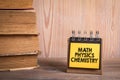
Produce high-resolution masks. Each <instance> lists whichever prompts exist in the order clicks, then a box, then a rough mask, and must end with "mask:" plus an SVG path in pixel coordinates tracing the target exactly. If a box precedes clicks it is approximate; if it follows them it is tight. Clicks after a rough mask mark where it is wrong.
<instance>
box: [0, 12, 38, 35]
mask: <svg viewBox="0 0 120 80" xmlns="http://www.w3.org/2000/svg"><path fill="white" fill-rule="evenodd" d="M2 34H4V35H7V34H28V35H29V34H38V30H37V27H36V14H35V11H34V10H0V35H2Z"/></svg>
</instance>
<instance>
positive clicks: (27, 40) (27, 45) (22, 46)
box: [0, 35, 40, 55]
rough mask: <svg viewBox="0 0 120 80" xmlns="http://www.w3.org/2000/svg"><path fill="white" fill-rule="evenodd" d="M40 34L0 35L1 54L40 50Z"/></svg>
mask: <svg viewBox="0 0 120 80" xmlns="http://www.w3.org/2000/svg"><path fill="white" fill-rule="evenodd" d="M39 49H40V48H39V40H38V36H36V35H35V36H27V35H26V36H15V35H14V36H13V35H12V36H0V55H3V54H15V55H16V54H19V53H26V52H33V51H39Z"/></svg>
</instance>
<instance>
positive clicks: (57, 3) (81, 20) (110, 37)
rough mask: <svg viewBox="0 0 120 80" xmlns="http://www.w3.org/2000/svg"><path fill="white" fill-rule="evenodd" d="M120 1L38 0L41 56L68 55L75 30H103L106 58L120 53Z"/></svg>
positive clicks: (35, 2) (101, 34)
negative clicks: (70, 40)
mask: <svg viewBox="0 0 120 80" xmlns="http://www.w3.org/2000/svg"><path fill="white" fill-rule="evenodd" d="M119 3H120V0H34V5H33V6H34V8H35V10H36V12H37V26H38V28H39V32H40V48H41V52H42V55H41V57H66V56H67V47H68V46H67V45H68V44H67V39H68V37H70V36H71V31H72V30H75V31H76V32H77V31H78V30H81V31H82V32H84V31H87V32H89V31H90V30H92V31H94V32H95V31H96V30H99V32H100V37H102V39H103V47H102V48H103V51H102V52H103V58H117V57H120V4H119ZM76 35H77V34H76ZM82 36H84V34H83V33H82ZM88 36H89V34H88Z"/></svg>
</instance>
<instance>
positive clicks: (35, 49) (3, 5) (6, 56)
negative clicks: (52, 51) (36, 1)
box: [0, 0, 40, 71]
mask: <svg viewBox="0 0 120 80" xmlns="http://www.w3.org/2000/svg"><path fill="white" fill-rule="evenodd" d="M32 4H33V0H0V71H6V70H21V69H31V68H36V67H37V66H38V63H37V56H38V53H39V52H40V51H39V39H38V35H39V34H38V30H37V27H36V12H35V11H34V9H33V8H32Z"/></svg>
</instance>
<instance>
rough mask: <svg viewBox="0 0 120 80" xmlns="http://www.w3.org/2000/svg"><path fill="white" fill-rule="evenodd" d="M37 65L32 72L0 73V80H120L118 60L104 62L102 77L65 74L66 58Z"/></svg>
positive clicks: (42, 61) (43, 61)
mask: <svg viewBox="0 0 120 80" xmlns="http://www.w3.org/2000/svg"><path fill="white" fill-rule="evenodd" d="M39 64H40V65H41V66H40V67H39V68H37V69H33V70H21V71H12V72H9V71H6V72H0V80H120V59H115V60H114V59H110V60H105V61H104V62H103V74H102V75H93V74H92V75H91V74H75V73H74V74H73V73H66V68H67V60H66V58H61V59H39Z"/></svg>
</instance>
